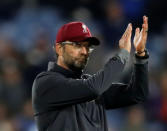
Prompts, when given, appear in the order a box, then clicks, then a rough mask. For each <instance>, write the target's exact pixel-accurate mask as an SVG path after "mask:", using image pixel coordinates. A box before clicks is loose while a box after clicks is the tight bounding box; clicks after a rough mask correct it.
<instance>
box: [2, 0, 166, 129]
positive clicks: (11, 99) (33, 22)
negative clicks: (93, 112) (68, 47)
mask: <svg viewBox="0 0 167 131" xmlns="http://www.w3.org/2000/svg"><path fill="white" fill-rule="evenodd" d="M165 12H167V8H166V2H165V0H164V1H163V0H158V1H157V0H72V1H70V0H0V131H37V129H36V126H35V123H34V119H33V110H32V105H31V88H32V83H33V80H34V78H35V76H36V75H37V74H38V73H40V72H42V71H45V70H46V69H47V63H48V61H54V60H55V57H54V56H55V54H54V52H53V50H52V46H53V43H54V40H55V36H56V32H57V31H58V29H59V28H60V27H61V26H62V25H63V24H65V23H67V22H70V21H76V20H77V21H83V22H84V23H85V24H86V25H87V26H88V27H89V28H90V30H91V32H92V34H93V35H95V36H97V37H98V38H99V39H100V41H101V45H100V46H99V47H97V48H96V50H95V51H94V52H93V53H92V54H91V58H90V62H89V63H88V66H87V68H86V69H85V71H84V72H85V73H90V74H93V73H95V72H96V71H98V70H99V69H100V68H102V67H103V66H104V64H105V62H106V61H107V60H108V59H109V58H110V57H111V56H112V55H113V54H114V53H115V52H116V51H117V49H118V41H119V39H120V37H121V35H122V34H123V32H124V31H125V29H126V26H127V24H128V23H129V22H131V23H132V24H133V34H134V30H135V28H136V27H140V28H141V24H142V16H143V15H147V16H148V17H149V36H148V42H147V48H148V50H149V52H150V59H149V90H150V95H149V98H148V100H147V101H146V102H145V103H144V104H141V105H136V106H131V107H127V108H122V109H117V110H111V111H107V118H108V125H109V131H167V60H166V58H165V57H166V56H167V15H166V13H165ZM132 50H133V51H134V49H132ZM133 51H132V52H133ZM131 55H132V58H133V55H134V54H133V53H132V54H131ZM132 60H133V59H131V61H130V64H129V65H127V67H126V70H125V72H124V76H123V77H122V78H121V80H120V82H126V83H128V81H129V79H130V75H129V74H130V73H131V72H132V66H131V63H132Z"/></svg>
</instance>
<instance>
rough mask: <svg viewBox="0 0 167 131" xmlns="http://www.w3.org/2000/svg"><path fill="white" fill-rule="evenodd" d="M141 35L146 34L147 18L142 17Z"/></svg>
mask: <svg viewBox="0 0 167 131" xmlns="http://www.w3.org/2000/svg"><path fill="white" fill-rule="evenodd" d="M142 29H143V33H144V34H146V33H147V32H148V17H146V16H143V25H142Z"/></svg>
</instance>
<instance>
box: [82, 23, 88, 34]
mask: <svg viewBox="0 0 167 131" xmlns="http://www.w3.org/2000/svg"><path fill="white" fill-rule="evenodd" d="M82 28H83V32H84V33H87V32H88V31H87V29H86V25H84V24H82Z"/></svg>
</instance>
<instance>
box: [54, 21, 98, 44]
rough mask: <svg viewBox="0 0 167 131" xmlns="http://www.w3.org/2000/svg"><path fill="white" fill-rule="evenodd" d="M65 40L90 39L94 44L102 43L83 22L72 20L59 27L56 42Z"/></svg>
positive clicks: (78, 40)
mask: <svg viewBox="0 0 167 131" xmlns="http://www.w3.org/2000/svg"><path fill="white" fill-rule="evenodd" d="M64 41H72V42H80V41H89V42H90V44H92V45H99V44H100V41H99V40H98V39H97V38H96V37H93V36H92V35H91V33H90V30H89V28H88V27H87V26H86V25H85V24H84V23H82V22H70V23H67V24H65V25H63V26H62V27H61V28H60V29H59V31H58V33H57V36H56V43H60V42H64Z"/></svg>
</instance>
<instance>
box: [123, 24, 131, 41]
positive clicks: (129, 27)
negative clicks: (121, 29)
mask: <svg viewBox="0 0 167 131" xmlns="http://www.w3.org/2000/svg"><path fill="white" fill-rule="evenodd" d="M131 35H132V24H131V23H129V24H128V26H127V28H126V31H125V33H124V34H123V36H122V38H130V37H131Z"/></svg>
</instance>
